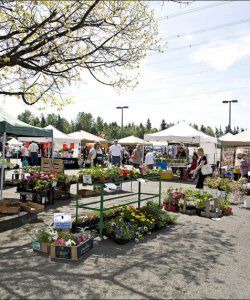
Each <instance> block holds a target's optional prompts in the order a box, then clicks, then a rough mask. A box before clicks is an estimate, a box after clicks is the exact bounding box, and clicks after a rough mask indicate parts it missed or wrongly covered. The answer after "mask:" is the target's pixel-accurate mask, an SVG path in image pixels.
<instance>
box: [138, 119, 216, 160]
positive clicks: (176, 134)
mask: <svg viewBox="0 0 250 300" xmlns="http://www.w3.org/2000/svg"><path fill="white" fill-rule="evenodd" d="M144 139H145V140H148V141H165V142H168V143H183V144H199V145H200V147H202V148H203V149H204V150H205V153H206V154H207V155H208V160H209V162H210V163H211V162H216V161H217V151H216V150H217V144H218V143H219V142H218V139H217V138H214V137H212V136H209V135H207V134H205V133H203V132H201V131H199V130H196V129H195V128H193V127H192V126H190V125H189V124H187V123H186V122H185V121H181V122H179V123H177V124H175V125H174V126H172V127H169V128H167V129H165V130H162V131H159V132H156V133H152V134H144Z"/></svg>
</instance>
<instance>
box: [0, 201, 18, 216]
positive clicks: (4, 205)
mask: <svg viewBox="0 0 250 300" xmlns="http://www.w3.org/2000/svg"><path fill="white" fill-rule="evenodd" d="M20 204H21V203H20V202H19V201H16V200H1V201H0V212H1V213H2V214H18V213H19V212H20Z"/></svg>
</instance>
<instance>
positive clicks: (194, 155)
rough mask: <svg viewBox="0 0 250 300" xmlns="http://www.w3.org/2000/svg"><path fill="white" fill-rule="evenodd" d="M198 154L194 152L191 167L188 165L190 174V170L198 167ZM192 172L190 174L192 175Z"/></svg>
mask: <svg viewBox="0 0 250 300" xmlns="http://www.w3.org/2000/svg"><path fill="white" fill-rule="evenodd" d="M198 158H199V156H198V154H197V153H196V152H194V153H193V156H192V162H191V165H190V167H188V173H189V174H190V171H193V170H195V169H196V167H197V161H198ZM191 175H192V174H190V176H191Z"/></svg>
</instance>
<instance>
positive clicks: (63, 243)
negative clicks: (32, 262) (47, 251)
mask: <svg viewBox="0 0 250 300" xmlns="http://www.w3.org/2000/svg"><path fill="white" fill-rule="evenodd" d="M65 243H66V242H65V240H64V239H58V240H56V241H55V244H56V245H65Z"/></svg>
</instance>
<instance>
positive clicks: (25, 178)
mask: <svg viewBox="0 0 250 300" xmlns="http://www.w3.org/2000/svg"><path fill="white" fill-rule="evenodd" d="M38 168H39V167H38ZM38 168H37V167H36V168H34V167H31V168H27V169H25V170H24V171H23V172H24V173H22V174H21V178H20V180H19V182H18V184H17V193H19V194H20V200H21V201H22V202H23V201H24V202H25V201H32V202H37V203H41V204H53V203H54V200H64V199H69V198H70V186H71V184H72V183H76V182H77V181H78V177H77V176H76V175H66V174H55V173H50V174H44V173H42V172H41V171H40V169H38Z"/></svg>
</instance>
